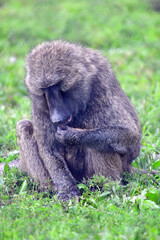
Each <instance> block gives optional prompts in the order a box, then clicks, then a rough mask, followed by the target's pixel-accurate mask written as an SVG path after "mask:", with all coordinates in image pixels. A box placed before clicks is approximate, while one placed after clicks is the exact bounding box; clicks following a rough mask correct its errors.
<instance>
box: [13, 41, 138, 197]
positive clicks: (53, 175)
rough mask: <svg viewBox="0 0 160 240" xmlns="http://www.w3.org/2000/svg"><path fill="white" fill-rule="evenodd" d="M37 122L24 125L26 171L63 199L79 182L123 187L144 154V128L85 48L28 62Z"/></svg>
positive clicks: (52, 47) (54, 51) (42, 54)
mask: <svg viewBox="0 0 160 240" xmlns="http://www.w3.org/2000/svg"><path fill="white" fill-rule="evenodd" d="M25 84H26V86H27V89H28V92H29V96H30V99H31V106H32V122H31V121H29V120H21V121H20V122H19V123H18V124H17V135H18V144H19V147H20V166H21V169H22V170H24V171H26V172H27V173H28V174H29V175H30V176H31V177H33V178H34V179H37V181H39V182H40V184H41V186H42V187H44V186H45V184H47V179H48V178H50V180H51V181H52V184H53V186H54V189H55V190H56V191H57V193H58V195H59V197H60V198H61V199H67V198H69V197H74V196H76V195H79V194H80V193H79V190H78V188H77V185H76V181H81V180H82V179H83V178H90V177H92V176H93V175H94V174H95V175H103V176H106V177H111V178H112V179H114V180H116V179H120V177H121V174H122V173H123V172H130V171H131V163H132V161H133V160H134V159H135V158H136V157H137V156H138V154H139V151H140V140H141V127H140V124H139V120H138V117H137V114H136V112H135V110H134V107H133V106H132V104H131V102H130V100H129V99H128V97H127V96H126V95H125V93H124V92H123V90H122V89H121V87H120V85H119V84H118V82H117V80H116V77H115V75H114V73H113V70H112V69H111V66H110V64H109V63H108V61H107V60H106V59H105V58H104V57H103V56H102V55H101V54H100V53H99V52H98V51H95V50H92V49H88V48H84V47H82V46H79V45H76V44H72V43H68V42H64V41H53V42H46V43H43V44H41V45H38V46H37V47H36V48H35V49H33V50H32V51H31V53H30V54H29V55H28V57H27V60H26V78H25Z"/></svg>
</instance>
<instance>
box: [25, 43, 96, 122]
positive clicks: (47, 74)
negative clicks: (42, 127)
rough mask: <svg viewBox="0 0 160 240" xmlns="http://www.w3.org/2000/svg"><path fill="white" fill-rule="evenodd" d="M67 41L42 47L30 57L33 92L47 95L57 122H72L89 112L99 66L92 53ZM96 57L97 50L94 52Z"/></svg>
mask: <svg viewBox="0 0 160 240" xmlns="http://www.w3.org/2000/svg"><path fill="white" fill-rule="evenodd" d="M87 51H88V50H87V49H86V48H85V49H84V48H83V47H81V46H78V45H74V44H71V43H67V42H63V41H53V42H47V43H43V44H41V45H38V46H37V47H36V48H35V49H33V50H32V51H31V53H30V54H29V55H28V57H27V61H26V79H25V83H26V86H27V88H28V90H29V92H30V93H31V94H33V95H37V96H45V98H46V101H47V105H48V109H49V113H50V118H51V121H52V122H53V123H63V124H64V123H66V124H67V123H68V122H70V121H71V119H72V118H73V117H74V116H75V115H77V114H80V113H81V112H82V111H85V109H86V106H87V103H88V101H89V99H90V96H91V92H92V78H93V77H94V75H95V74H96V67H95V66H94V64H93V63H92V62H93V60H92V58H94V56H92V54H91V53H92V52H91V50H89V53H87ZM93 55H94V51H93Z"/></svg>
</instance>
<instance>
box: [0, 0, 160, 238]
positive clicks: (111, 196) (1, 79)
mask: <svg viewBox="0 0 160 240" xmlns="http://www.w3.org/2000/svg"><path fill="white" fill-rule="evenodd" d="M159 9H160V1H159V0H142V1H138V0H122V1H118V0H113V1H109V0H90V1H87V0H82V1H76V0H67V1H65V0H62V1H56V0H46V1H42V0H28V1H26V0H0V116H1V118H0V162H10V161H11V160H14V159H17V158H19V154H18V146H17V142H16V131H15V128H16V123H17V122H18V121H19V120H20V119H23V118H30V102H29V98H28V96H27V91H26V88H25V86H24V82H23V79H24V76H25V70H24V62H25V56H26V54H27V53H28V52H29V51H30V50H31V49H32V48H33V47H34V46H36V45H37V44H38V43H41V42H43V41H47V40H53V39H64V40H69V41H72V42H76V43H81V44H83V45H84V46H87V47H91V48H94V49H99V50H100V51H101V52H102V53H103V54H104V56H106V57H107V58H108V59H109V61H110V62H111V64H112V66H113V68H114V71H115V73H116V76H117V78H118V80H119V82H120V84H121V86H122V88H123V89H124V91H125V92H126V94H127V95H128V96H129V97H130V99H131V101H132V102H133V104H134V106H135V108H136V111H137V113H138V115H139V118H140V122H141V125H142V132H143V137H142V148H141V153H140V156H139V158H138V159H137V160H136V161H135V162H134V164H133V165H134V166H135V167H137V168H143V169H148V170H151V169H155V170H159V169H160V128H159V123H160V43H159V39H160V27H159V26H160V12H159ZM125 178H126V182H127V181H128V182H129V183H128V184H127V185H120V184H119V183H113V182H112V181H109V180H108V181H106V179H104V178H103V177H102V178H96V177H95V178H94V179H92V180H91V181H88V182H84V183H83V184H80V185H79V188H80V190H81V192H82V194H83V195H82V198H81V200H80V201H79V202H78V201H73V202H69V203H65V204H64V203H63V204H62V203H60V202H59V201H58V200H57V199H56V197H55V195H54V193H46V192H43V193H39V191H38V186H37V184H33V183H32V180H31V179H30V178H29V177H27V176H26V175H25V174H24V173H22V172H20V171H18V170H16V169H13V170H9V168H8V166H7V165H6V166H5V174H4V176H1V177H0V223H1V224H0V239H3V240H5V239H36V240H40V239H48V240H50V239H58V240H59V239H76V240H77V239H97V240H99V239H109V240H110V239H118V240H119V239H127V240H128V239H131V240H132V239H144V240H146V239H148V240H150V239H151V240H152V239H153V240H155V239H160V185H159V184H160V177H159V176H158V175H157V176H155V177H151V176H148V175H144V176H135V175H130V176H125Z"/></svg>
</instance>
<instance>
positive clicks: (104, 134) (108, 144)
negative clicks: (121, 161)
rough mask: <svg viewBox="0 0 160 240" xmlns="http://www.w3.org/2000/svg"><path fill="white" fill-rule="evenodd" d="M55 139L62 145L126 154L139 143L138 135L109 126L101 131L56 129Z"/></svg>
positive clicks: (121, 128)
mask: <svg viewBox="0 0 160 240" xmlns="http://www.w3.org/2000/svg"><path fill="white" fill-rule="evenodd" d="M56 138H57V140H59V141H60V142H62V143H64V144H67V143H68V144H72V145H81V146H86V147H90V148H95V149H97V150H98V151H105V152H117V153H119V154H126V153H127V152H128V150H129V149H133V150H135V149H134V148H135V145H136V144H137V143H139V139H140V137H139V135H138V133H135V132H132V131H130V130H129V129H127V128H123V127H115V126H110V127H107V128H103V129H91V130H90V129H89V130H83V129H82V130H81V129H74V128H70V127H67V128H66V129H58V131H57V133H56Z"/></svg>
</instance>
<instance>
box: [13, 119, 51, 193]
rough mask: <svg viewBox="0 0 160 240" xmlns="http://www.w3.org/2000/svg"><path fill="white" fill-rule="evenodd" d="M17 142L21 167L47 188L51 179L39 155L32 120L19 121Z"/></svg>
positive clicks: (42, 186)
mask: <svg viewBox="0 0 160 240" xmlns="http://www.w3.org/2000/svg"><path fill="white" fill-rule="evenodd" d="M17 142H18V145H19V149H20V168H21V169H22V170H23V171H25V172H27V173H28V175H30V176H31V177H32V178H33V179H34V180H35V181H38V182H39V183H40V186H41V188H42V189H44V188H46V187H47V186H48V184H49V182H50V181H51V179H50V176H49V174H48V172H47V170H46V169H45V167H44V165H43V161H42V160H41V158H40V156H39V153H38V147H37V143H36V140H35V138H34V136H33V125H32V122H31V121H30V120H28V119H25V120H21V121H19V122H18V123H17ZM52 184H53V183H52Z"/></svg>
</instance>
